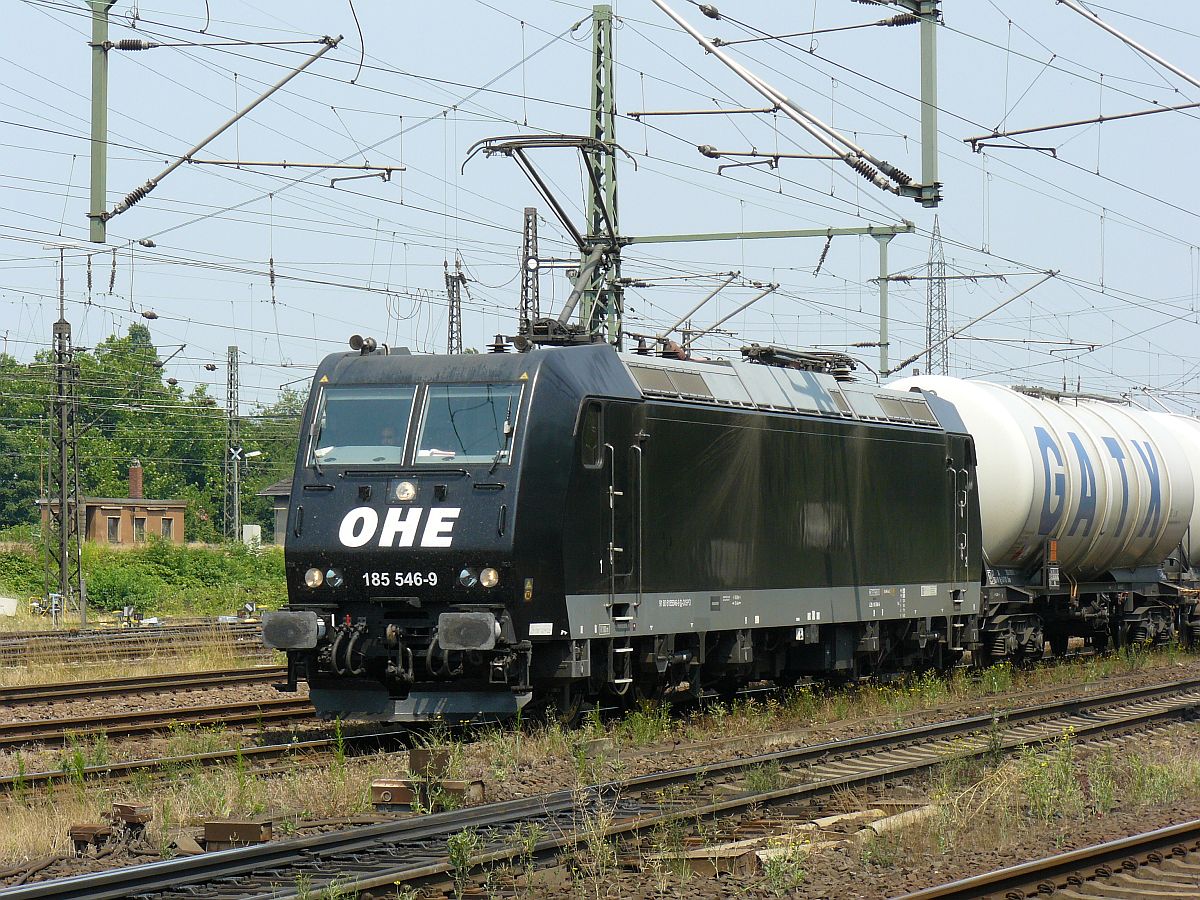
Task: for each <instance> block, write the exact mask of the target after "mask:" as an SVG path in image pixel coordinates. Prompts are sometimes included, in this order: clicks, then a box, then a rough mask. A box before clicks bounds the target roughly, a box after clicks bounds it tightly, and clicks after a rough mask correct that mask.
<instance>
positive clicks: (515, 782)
mask: <svg viewBox="0 0 1200 900" xmlns="http://www.w3.org/2000/svg"><path fill="white" fill-rule="evenodd" d="M1196 675H1200V660H1195V659H1192V658H1187V659H1185V660H1184V661H1182V662H1179V663H1176V664H1173V665H1170V666H1161V665H1159V666H1153V667H1147V668H1145V669H1141V670H1138V671H1135V672H1126V673H1122V674H1120V675H1115V676H1112V677H1108V678H1104V679H1101V680H1098V681H1096V682H1093V683H1091V684H1089V685H1086V686H1084V688H1083V689H1082V690H1081V686H1080V685H1079V684H1068V685H1061V686H1055V687H1053V688H1050V689H1047V690H1045V691H1041V692H1038V693H1037V694H1036V695H1033V696H1022V697H1020V698H1018V699H1017V700H1015V701H1010V700H1008V699H1007V698H1006V696H1005V695H998V696H996V697H990V698H984V699H980V700H969V701H961V702H955V703H946V704H943V705H941V706H940V707H938V708H937V709H928V710H923V711H920V712H915V713H907V714H901V715H891V714H889V715H883V716H874V717H870V718H858V719H851V720H846V721H841V722H835V723H831V724H827V725H819V726H815V727H809V728H804V729H793V730H789V731H786V732H782V733H766V734H745V735H739V736H734V737H728V738H722V739H719V740H716V741H705V742H685V741H684V740H682V739H678V738H676V739H671V740H666V741H661V742H658V743H655V744H654V745H652V746H646V747H643V748H636V749H635V748H624V749H619V750H617V751H615V752H612V753H609V754H608V755H607V756H605V757H603V758H602V759H601V760H599V761H597V762H595V763H593V764H592V765H593V771H596V772H598V773H599V774H602V775H606V776H610V777H611V776H616V777H631V776H634V775H639V774H646V773H651V772H656V771H660V770H663V769H668V768H677V767H682V766H689V765H697V764H701V763H705V762H711V761H719V760H725V759H729V758H732V757H735V756H744V755H750V754H753V753H757V752H765V751H769V750H775V749H782V748H786V747H793V746H802V745H805V744H813V743H820V742H823V741H829V740H836V739H840V738H846V737H850V736H855V735H861V734H869V733H877V732H881V731H885V730H890V729H894V728H899V727H906V726H909V725H915V724H920V723H924V722H934V721H941V720H945V719H949V718H958V717H962V716H967V715H975V714H983V713H988V712H994V711H998V710H1003V709H1005V708H1008V707H1011V706H1024V705H1032V704H1035V703H1040V702H1046V701H1049V700H1053V699H1059V698H1067V697H1073V696H1080V695H1081V694H1088V693H1101V692H1106V691H1110V690H1116V689H1118V688H1123V687H1130V686H1134V685H1147V684H1157V683H1161V682H1165V681H1169V680H1172V679H1175V678H1178V679H1182V678H1185V677H1193V676H1196ZM267 696H269V697H275V696H278V694H276V692H274V691H273V690H271V688H270V687H269V686H268V685H262V686H238V687H231V688H227V689H221V690H219V691H191V692H180V693H178V694H175V695H173V696H172V695H170V694H169V693H168V694H165V695H155V696H154V697H147V698H146V699H147V701H150V700H158V701H161V700H163V699H165V698H166V697H172V699H173V700H174V701H175V702H174V704H173V705H176V706H184V705H191V704H194V703H200V702H213V700H214V697H217V698H218V701H220V700H224V701H225V702H234V701H235V700H237V701H242V700H247V699H256V698H258V697H267ZM131 699H132V698H120V697H118V698H99V699H97V700H95V701H87V702H86V703H84V702H83V701H77V703H83V705H85V706H86V708H87V709H88V710H89V711H92V712H93V713H94V712H95V711H96V710H97V709H98V708H101V709H102V708H107V709H128V708H131V706H130V702H129V701H130V700H131ZM101 704H107V706H103V707H101ZM158 708H164V706H163V705H162V704H160V705H159V707H158ZM62 709H63V707H62V705H61V704H55V706H54V713H53V714H54V715H63V714H64V713H63V712H62ZM251 731H252V730H248V731H247V732H246V733H243V734H242V735H240V737H242V738H245V737H247V736H248V734H249V733H250V732H251ZM295 731H296V733H297V736H298V737H300V738H301V739H302V738H303V737H305V736H307V735H308V734H312V735H315V734H318V733H320V734H327V733H328V732H329V726H328V724H326V723H321V722H319V721H316V720H313V722H312V723H311V726H309V725H303V726H297V727H296V729H295ZM291 733H292V732H290V731H282V730H279V729H275V730H274V731H272V732H271V733H267V734H258V733H255V734H254V738H253V740H254V742H256V743H258V742H263V743H266V742H271V741H276V740H286V739H287V738H288V735H290V734H291ZM219 737H220V738H221V739H222V741H221V745H222V746H228V745H230V744H231V743H234V744H235V743H236V739H237V738H238V737H239V735H238V734H237V733H235V732H233V731H232V730H231V731H230V732H229V733H228V734H225V735H220V736H219ZM1187 739H1188V741H1190V743H1187V749H1186V750H1184V749H1183V746H1184V743H1186V742H1184V739H1183V738H1182V737H1181V739H1180V740H1181V744H1180V748H1181V749H1180V752H1186V753H1190V754H1192V755H1194V756H1198V757H1200V753H1197V752H1196V751H1197V750H1200V738H1198V737H1197V734H1195V733H1189V735H1188V736H1187ZM497 740H498V738H497V736H496V734H495V733H493V735H491V736H490V737H489V736H488V735H487V734H484V735H482V736H479V739H478V740H477V741H476V742H474V743H470V742H468V743H466V744H465V746H464V748H463V761H462V772H461V774H462V775H464V776H466V777H475V778H483V779H484V780H485V782H486V784H487V791H488V800H504V799H510V798H516V797H523V796H529V795H531V794H536V793H541V792H547V791H554V790H560V789H562V788H563V787H569V786H571V785H573V784H576V783H578V781H579V778H580V775H579V763H578V760H577V759H576V758H573V757H571V756H570V755H569V754H562V755H560V756H558V757H554V756H550V755H546V754H544V753H542V754H532V753H529V752H520V751H517V752H514V753H513V754H512V757H511V759H504V758H502V756H503V755H502V754H501V755H499V756H498V754H497V750H498V747H500V745H499V744H498V743H497ZM499 740H501V741H503V742H506V743H505V746H509V745H510V743H511V741H512V735H511V732H505V733H500V737H499ZM189 741H190V742H191V743H197V742H201V741H200V738H199V737H197V736H195V735H192V736H189ZM209 743H213V742H209ZM107 749H108V752H109V758H110V759H116V758H137V757H148V756H153V755H158V754H162V753H179V752H184V750H185V749H187V748H185V747H182V746H181V745H180V740H179V737H178V736H167V737H165V738H144V737H143V738H137V739H130V740H128V741H121V742H116V741H114V742H113V744H112V745H111V746H110V747H109V748H107ZM195 749H215V747H214V746H203V747H197V748H195ZM501 749H503V748H501ZM391 756H392V757H394V758H395V764H396V768H395V774H397V775H400V774H403V772H404V770H405V763H404V759H403V758H402V754H392V755H391ZM25 759H26V762H25V768H26V771H36V770H38V768H39V764H40V765H42V766H44V767H46V768H57V767H58V764H59V763H60V762H61V760H62V751H61V750H57V749H54V750H48V751H46V752H45V753H43V754H40V755H39V754H36V753H33V754H29V755H27V756H26V757H25ZM377 759H378V758H377ZM6 763H7V765H6ZM351 765H353V760H351ZM0 766H4V767H5V768H7V769H8V770H9V771H15V768H16V767H15V764H13V760H12V759H8V760H7V761H6V760H4V759H0ZM262 814H263V815H267V816H272V815H273V816H274V817H275V818H276V820H277V821H279V820H282V819H284V818H287V817H288V811H287V810H277V809H267V810H264V811H263V812H262ZM1192 815H1200V804H1195V808H1194V809H1193V808H1192V805H1188V804H1182V805H1180V806H1179V807H1177V808H1174V809H1170V810H1157V811H1145V810H1124V809H1120V808H1117V809H1115V810H1113V811H1112V813H1111V814H1110V815H1109V816H1108V817H1106V818H1104V819H1095V820H1088V821H1086V822H1083V823H1081V825H1080V827H1079V828H1078V829H1076V830H1074V831H1073V832H1072V834H1071V840H1073V841H1074V842H1075V843H1072V844H1070V846H1082V845H1085V844H1088V843H1095V842H1097V841H1099V840H1104V839H1109V838H1112V837H1117V836H1120V835H1123V834H1130V833H1134V832H1135V831H1139V830H1145V828H1148V827H1152V825H1154V824H1156V823H1157V824H1167V823H1168V822H1169V821H1178V820H1182V819H1184V818H1188V817H1191V816H1192ZM1155 816H1160V817H1161V821H1160V819H1156V818H1155ZM329 827H332V826H326V827H325V828H318V829H315V830H327V829H328V828H329ZM1052 830H1053V829H1046V828H1044V827H1042V826H1040V825H1037V824H1036V823H1031V824H1030V827H1029V828H1028V829H1025V828H1022V829H1021V830H1020V832H1019V833H1018V834H1015V835H1014V836H1013V837H1014V839H1015V842H1014V843H1013V845H1012V846H1011V847H1008V846H1005V847H1000V848H997V847H992V848H991V849H990V850H984V851H978V852H973V851H970V850H965V849H962V848H959V849H956V850H955V853H954V855H953V858H952V859H948V858H947V857H945V856H944V855H940V854H932V855H929V856H928V857H920V856H909V857H905V858H904V859H903V860H900V861H896V862H895V863H894V864H892V865H889V866H886V867H879V869H878V870H877V869H876V868H875V867H872V866H866V865H864V864H863V862H862V861H861V859H860V857H859V855H858V854H849V853H844V852H841V853H830V854H824V855H823V854H817V855H814V856H812V857H811V858H809V859H807V860H806V861H805V864H804V866H803V869H804V873H805V878H804V880H803V882H802V883H801V884H800V885H799V886H798V888H797V891H799V892H798V893H789V894H787V895H788V896H797V897H877V896H887V895H889V893H902V892H903V891H904V890H911V889H915V888H916V887H920V886H925V885H927V884H932V883H937V882H941V881H945V880H950V879H951V878H955V877H961V876H964V875H967V874H972V873H976V872H979V871H982V870H984V869H987V868H995V867H997V866H999V865H1004V864H1007V863H1009V862H1015V861H1020V860H1024V859H1029V858H1035V857H1037V856H1042V855H1046V853H1047V852H1049V851H1050V849H1051V848H1052V847H1053V839H1052V838H1051V837H1048V836H1047V835H1048V833H1049V831H1052ZM276 834H277V835H278V836H280V837H283V836H285V835H283V834H281V833H280V829H277V831H276ZM1060 846H1063V847H1066V846H1067V845H1066V844H1061V845H1060ZM153 858H157V854H154V855H152V856H134V855H130V854H128V853H124V852H122V853H116V854H113V855H111V856H108V857H106V858H104V859H101V860H90V859H71V860H62V861H59V862H56V863H55V864H53V865H51V866H49V867H47V868H46V869H44V870H42V871H40V872H38V873H37V874H35V875H33V876H32V878H31V880H42V879H45V878H57V877H63V876H66V875H70V874H78V873H81V872H86V871H94V870H96V869H98V868H107V867H113V866H120V865H129V864H134V863H138V862H145V861H148V860H149V859H153ZM12 865H14V866H24V865H28V862H14V863H12ZM614 874H615V877H617V881H616V882H614V884H612V885H610V886H609V887H606V888H605V893H604V894H603V895H604V896H614V897H625V896H629V897H641V896H646V897H650V896H684V895H685V894H686V895H687V896H689V897H698V896H700V897H702V896H738V895H745V896H755V897H757V896H770V895H771V892H770V890H769V889H768V888H765V887H763V886H762V885H761V883H760V880H755V879H750V880H747V879H737V880H734V879H731V878H726V879H721V880H719V881H713V880H711V879H707V880H706V879H699V878H692V879H689V880H688V881H687V883H686V885H685V886H683V887H682V888H681V889H680V892H679V893H666V894H663V893H659V892H658V891H660V890H661V889H663V888H664V885H663V882H662V881H661V879H657V878H654V877H652V876H650V875H645V874H640V873H633V872H621V873H614ZM709 882H711V883H709ZM12 883H13V877H12V876H9V877H4V875H2V874H0V884H3V885H10V884H12ZM559 887H560V888H562V889H563V890H566V888H564V887H562V885H560V886H559ZM579 887H580V886H579V885H576V886H575V888H576V889H577V888H579ZM595 888H596V885H589V886H588V893H589V894H592V893H593V890H594V889H595ZM610 888H611V890H612V891H616V892H615V893H612V892H609V889H610ZM670 889H671V890H673V888H670ZM557 893H558V889H555V891H554V892H553V893H552V894H550V895H551V896H553V895H557Z"/></svg>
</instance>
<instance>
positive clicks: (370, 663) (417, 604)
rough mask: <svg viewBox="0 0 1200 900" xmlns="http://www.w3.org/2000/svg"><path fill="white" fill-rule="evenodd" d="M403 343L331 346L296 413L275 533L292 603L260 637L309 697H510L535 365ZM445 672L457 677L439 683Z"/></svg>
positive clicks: (408, 704) (468, 701)
mask: <svg viewBox="0 0 1200 900" xmlns="http://www.w3.org/2000/svg"><path fill="white" fill-rule="evenodd" d="M470 362H471V360H470V358H469V357H468V358H464V360H463V361H462V362H461V363H456V364H454V365H451V366H449V367H447V366H445V365H442V366H436V365H433V364H431V363H430V361H429V360H424V359H418V358H416V357H410V356H407V355H392V356H388V355H384V354H372V355H360V354H342V355H339V356H336V357H332V358H330V359H329V360H326V361H325V363H324V364H322V367H321V370H320V371H318V375H317V378H316V381H315V384H314V391H313V393H312V396H311V398H310V400H309V403H308V407H307V409H306V414H305V425H304V428H303V431H302V433H301V446H300V450H299V455H298V458H297V466H296V475H295V478H294V481H293V488H292V500H291V507H290V511H289V519H288V535H287V541H286V548H285V557H286V568H287V579H288V590H289V606H288V609H286V610H284V611H281V612H279V613H275V614H271V615H269V616H268V617H266V621H265V622H264V639H265V640H266V642H267V643H268V644H269V645H271V646H275V647H277V648H279V649H285V650H287V651H288V656H289V680H290V681H291V682H292V683H293V684H294V683H295V681H297V680H299V679H304V680H307V681H308V683H309V687H310V693H311V695H312V698H313V702H314V704H315V705H316V706H317V708H318V710H321V711H326V710H327V711H331V713H332V712H336V713H337V714H339V715H346V716H350V717H355V718H368V719H369V718H380V719H389V720H392V719H394V720H406V719H427V718H437V717H446V718H464V717H465V718H474V717H483V716H487V715H496V716H502V715H509V714H512V713H513V712H515V711H516V710H517V709H518V708H520V706H521V705H522V704H523V703H524V702H525V701H526V700H527V699H528V697H529V678H528V673H529V665H530V647H529V644H528V642H527V641H526V642H523V641H520V640H518V639H517V632H516V630H515V624H514V622H513V617H512V614H511V613H510V612H509V609H510V608H511V607H512V605H513V602H512V601H513V600H514V599H515V598H516V597H517V596H518V594H520V593H521V592H522V591H523V589H524V583H523V581H521V580H519V579H518V578H517V576H516V574H515V573H514V571H513V566H512V556H513V552H512V551H513V530H514V526H515V520H516V506H515V502H514V498H515V496H516V484H517V482H518V480H519V478H520V474H521V461H522V455H523V452H524V434H525V422H524V419H525V417H526V416H527V410H528V395H529V393H530V392H531V384H530V382H531V378H530V374H529V372H528V371H527V370H526V369H524V368H522V366H521V365H520V364H519V361H518V360H517V359H516V357H512V356H506V357H503V358H499V359H497V358H496V357H481V358H479V359H478V360H477V364H476V365H474V366H472V365H470ZM448 684H450V685H452V687H453V690H449V691H448V690H447V685H448Z"/></svg>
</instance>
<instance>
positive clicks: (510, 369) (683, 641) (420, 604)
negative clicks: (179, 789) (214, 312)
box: [264, 342, 982, 721]
mask: <svg viewBox="0 0 1200 900" xmlns="http://www.w3.org/2000/svg"><path fill="white" fill-rule="evenodd" d="M371 347H372V345H371V343H369V342H368V343H367V344H366V345H365V346H362V348H361V351H360V352H357V353H355V352H351V353H342V354H335V355H332V356H329V357H327V358H326V359H325V360H324V361H323V362H322V363H321V364H320V366H319V368H318V370H317V372H316V375H315V379H314V382H313V390H312V394H311V397H310V398H309V401H308V405H307V408H306V411H305V419H304V423H305V424H304V426H303V430H302V433H301V445H300V451H299V455H298V458H297V464H296V474H295V479H294V482H293V487H292V495H291V508H290V512H289V516H288V533H287V538H286V551H285V552H286V560H287V580H288V593H289V603H288V607H287V609H285V610H283V611H281V612H278V613H273V614H268V616H266V617H265V622H264V638H265V640H266V642H267V643H268V644H269V645H271V646H273V647H276V648H281V649H285V650H287V654H288V664H289V666H288V667H289V681H290V683H291V686H292V687H293V688H294V687H295V684H296V682H297V681H299V680H305V681H307V682H308V684H309V688H310V694H311V697H312V700H313V703H314V705H315V706H316V707H317V709H318V711H320V712H321V713H322V714H325V715H339V716H342V717H350V718H367V719H380V720H393V721H423V720H432V719H444V720H450V721H463V720H479V719H494V718H502V717H505V716H510V715H512V714H514V713H515V712H516V711H517V710H519V709H521V708H523V707H525V706H526V705H527V704H529V703H531V702H532V703H534V704H535V705H541V704H551V703H552V704H556V705H558V706H559V707H561V708H563V709H565V710H572V709H575V708H577V707H578V705H579V704H580V703H582V702H585V701H590V700H591V699H593V698H610V699H611V698H618V699H619V700H623V701H632V700H634V699H639V698H681V697H688V696H694V695H696V694H698V693H700V692H701V691H709V690H716V691H720V692H727V691H732V690H734V689H736V688H737V687H738V686H740V685H742V684H744V683H747V682H749V681H752V680H759V679H771V680H774V681H777V682H787V681H792V680H795V679H798V678H801V677H804V676H811V675H817V676H833V677H855V676H858V675H862V674H867V673H872V672H882V671H899V670H905V669H913V668H923V667H945V666H948V665H950V664H952V663H953V662H954V661H955V660H957V659H958V658H959V657H960V655H961V654H962V652H963V650H964V649H965V648H966V647H968V646H971V645H972V644H973V643H974V642H975V641H976V640H977V637H978V635H977V629H978V626H979V623H978V614H979V608H980V572H981V570H982V561H981V558H980V524H979V510H978V506H977V501H976V491H975V482H974V464H975V456H974V448H973V445H972V441H971V438H970V436H969V435H968V434H967V433H966V430H965V429H964V427H963V425H962V422H961V420H960V418H959V416H958V414H957V413H956V411H955V409H954V407H952V406H951V405H950V404H948V403H946V402H944V401H941V400H939V399H938V397H937V396H936V395H933V394H928V395H923V394H921V393H919V392H914V393H908V394H902V393H899V392H895V391H887V390H884V389H882V388H878V387H875V386H872V385H868V384H864V383H861V382H855V381H850V380H848V378H847V377H846V369H845V360H844V359H838V358H837V357H834V356H832V355H824V354H785V353H782V352H780V351H775V350H773V349H771V348H751V349H748V350H747V359H746V360H745V361H738V362H731V361H727V360H710V361H699V360H687V361H684V360H679V359H668V358H662V357H659V356H651V355H636V354H618V353H617V352H616V351H615V350H614V349H613V348H611V347H609V346H607V345H603V344H595V345H589V346H573V347H559V348H545V349H541V350H538V351H536V352H531V353H488V354H482V355H456V356H415V355H409V354H408V353H405V352H401V353H396V352H391V353H388V352H386V349H385V348H381V349H379V350H374V351H373V352H370V351H371Z"/></svg>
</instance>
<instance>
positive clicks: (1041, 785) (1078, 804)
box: [1020, 729, 1084, 822]
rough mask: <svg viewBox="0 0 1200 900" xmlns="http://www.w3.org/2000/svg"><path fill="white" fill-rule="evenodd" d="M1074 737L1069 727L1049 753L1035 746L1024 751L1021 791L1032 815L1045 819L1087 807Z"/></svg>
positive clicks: (1072, 812)
mask: <svg viewBox="0 0 1200 900" xmlns="http://www.w3.org/2000/svg"><path fill="white" fill-rule="evenodd" d="M1072 737H1073V735H1072V734H1071V732H1070V730H1069V729H1068V730H1067V731H1066V732H1065V733H1064V734H1063V735H1062V736H1061V737H1059V738H1058V740H1056V741H1055V742H1054V743H1053V744H1052V745H1051V747H1050V751H1049V752H1048V753H1038V752H1037V751H1036V750H1034V749H1033V748H1032V747H1027V748H1025V750H1024V751H1023V752H1022V753H1021V756H1020V770H1021V774H1022V776H1023V777H1022V781H1021V792H1022V794H1023V795H1024V798H1025V802H1026V806H1027V809H1028V811H1029V813H1030V815H1032V816H1033V817H1034V818H1037V819H1041V820H1042V821H1043V822H1050V821H1052V820H1054V819H1057V818H1063V817H1065V816H1074V815H1078V814H1079V812H1080V811H1082V809H1083V807H1084V801H1083V789H1082V787H1081V786H1080V784H1079V779H1078V777H1077V776H1076V774H1075V744H1074V742H1073V740H1072Z"/></svg>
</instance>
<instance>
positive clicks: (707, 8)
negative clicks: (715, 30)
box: [700, 3, 721, 19]
mask: <svg viewBox="0 0 1200 900" xmlns="http://www.w3.org/2000/svg"><path fill="white" fill-rule="evenodd" d="M700 12H702V13H704V14H705V15H706V16H708V17H709V18H710V19H720V18H721V13H720V11H719V10H718V9H717V8H716V7H715V6H713V5H712V4H711V3H702V4H701V5H700Z"/></svg>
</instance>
